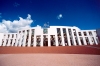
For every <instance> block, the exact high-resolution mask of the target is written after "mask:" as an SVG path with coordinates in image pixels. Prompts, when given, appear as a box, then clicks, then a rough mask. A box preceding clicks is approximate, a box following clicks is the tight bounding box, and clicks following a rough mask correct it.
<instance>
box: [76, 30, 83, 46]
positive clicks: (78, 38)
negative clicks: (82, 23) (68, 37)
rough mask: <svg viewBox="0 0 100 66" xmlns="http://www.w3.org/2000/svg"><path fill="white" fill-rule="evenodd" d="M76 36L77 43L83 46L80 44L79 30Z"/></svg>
mask: <svg viewBox="0 0 100 66" xmlns="http://www.w3.org/2000/svg"><path fill="white" fill-rule="evenodd" d="M81 34H82V33H81ZM76 36H77V41H78V43H79V45H82V44H81V42H80V37H79V34H78V31H77V30H76Z"/></svg>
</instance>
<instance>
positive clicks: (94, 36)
mask: <svg viewBox="0 0 100 66" xmlns="http://www.w3.org/2000/svg"><path fill="white" fill-rule="evenodd" d="M92 35H93V38H94V41H95V43H96V45H98V42H97V40H96V35H95V33H94V32H93V31H92Z"/></svg>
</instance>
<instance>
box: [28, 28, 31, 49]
mask: <svg viewBox="0 0 100 66" xmlns="http://www.w3.org/2000/svg"><path fill="white" fill-rule="evenodd" d="M31 34H32V31H31V29H29V37H28V47H30V45H31Z"/></svg>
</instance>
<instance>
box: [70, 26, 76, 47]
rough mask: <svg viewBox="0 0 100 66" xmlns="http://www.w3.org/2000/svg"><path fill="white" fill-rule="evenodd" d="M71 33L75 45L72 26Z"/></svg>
mask: <svg viewBox="0 0 100 66" xmlns="http://www.w3.org/2000/svg"><path fill="white" fill-rule="evenodd" d="M71 33H72V38H73V43H74V46H76V41H75V36H74V34H73V29H72V28H71Z"/></svg>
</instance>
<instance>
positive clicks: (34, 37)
mask: <svg viewBox="0 0 100 66" xmlns="http://www.w3.org/2000/svg"><path fill="white" fill-rule="evenodd" d="M34 47H36V35H35V34H34Z"/></svg>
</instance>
